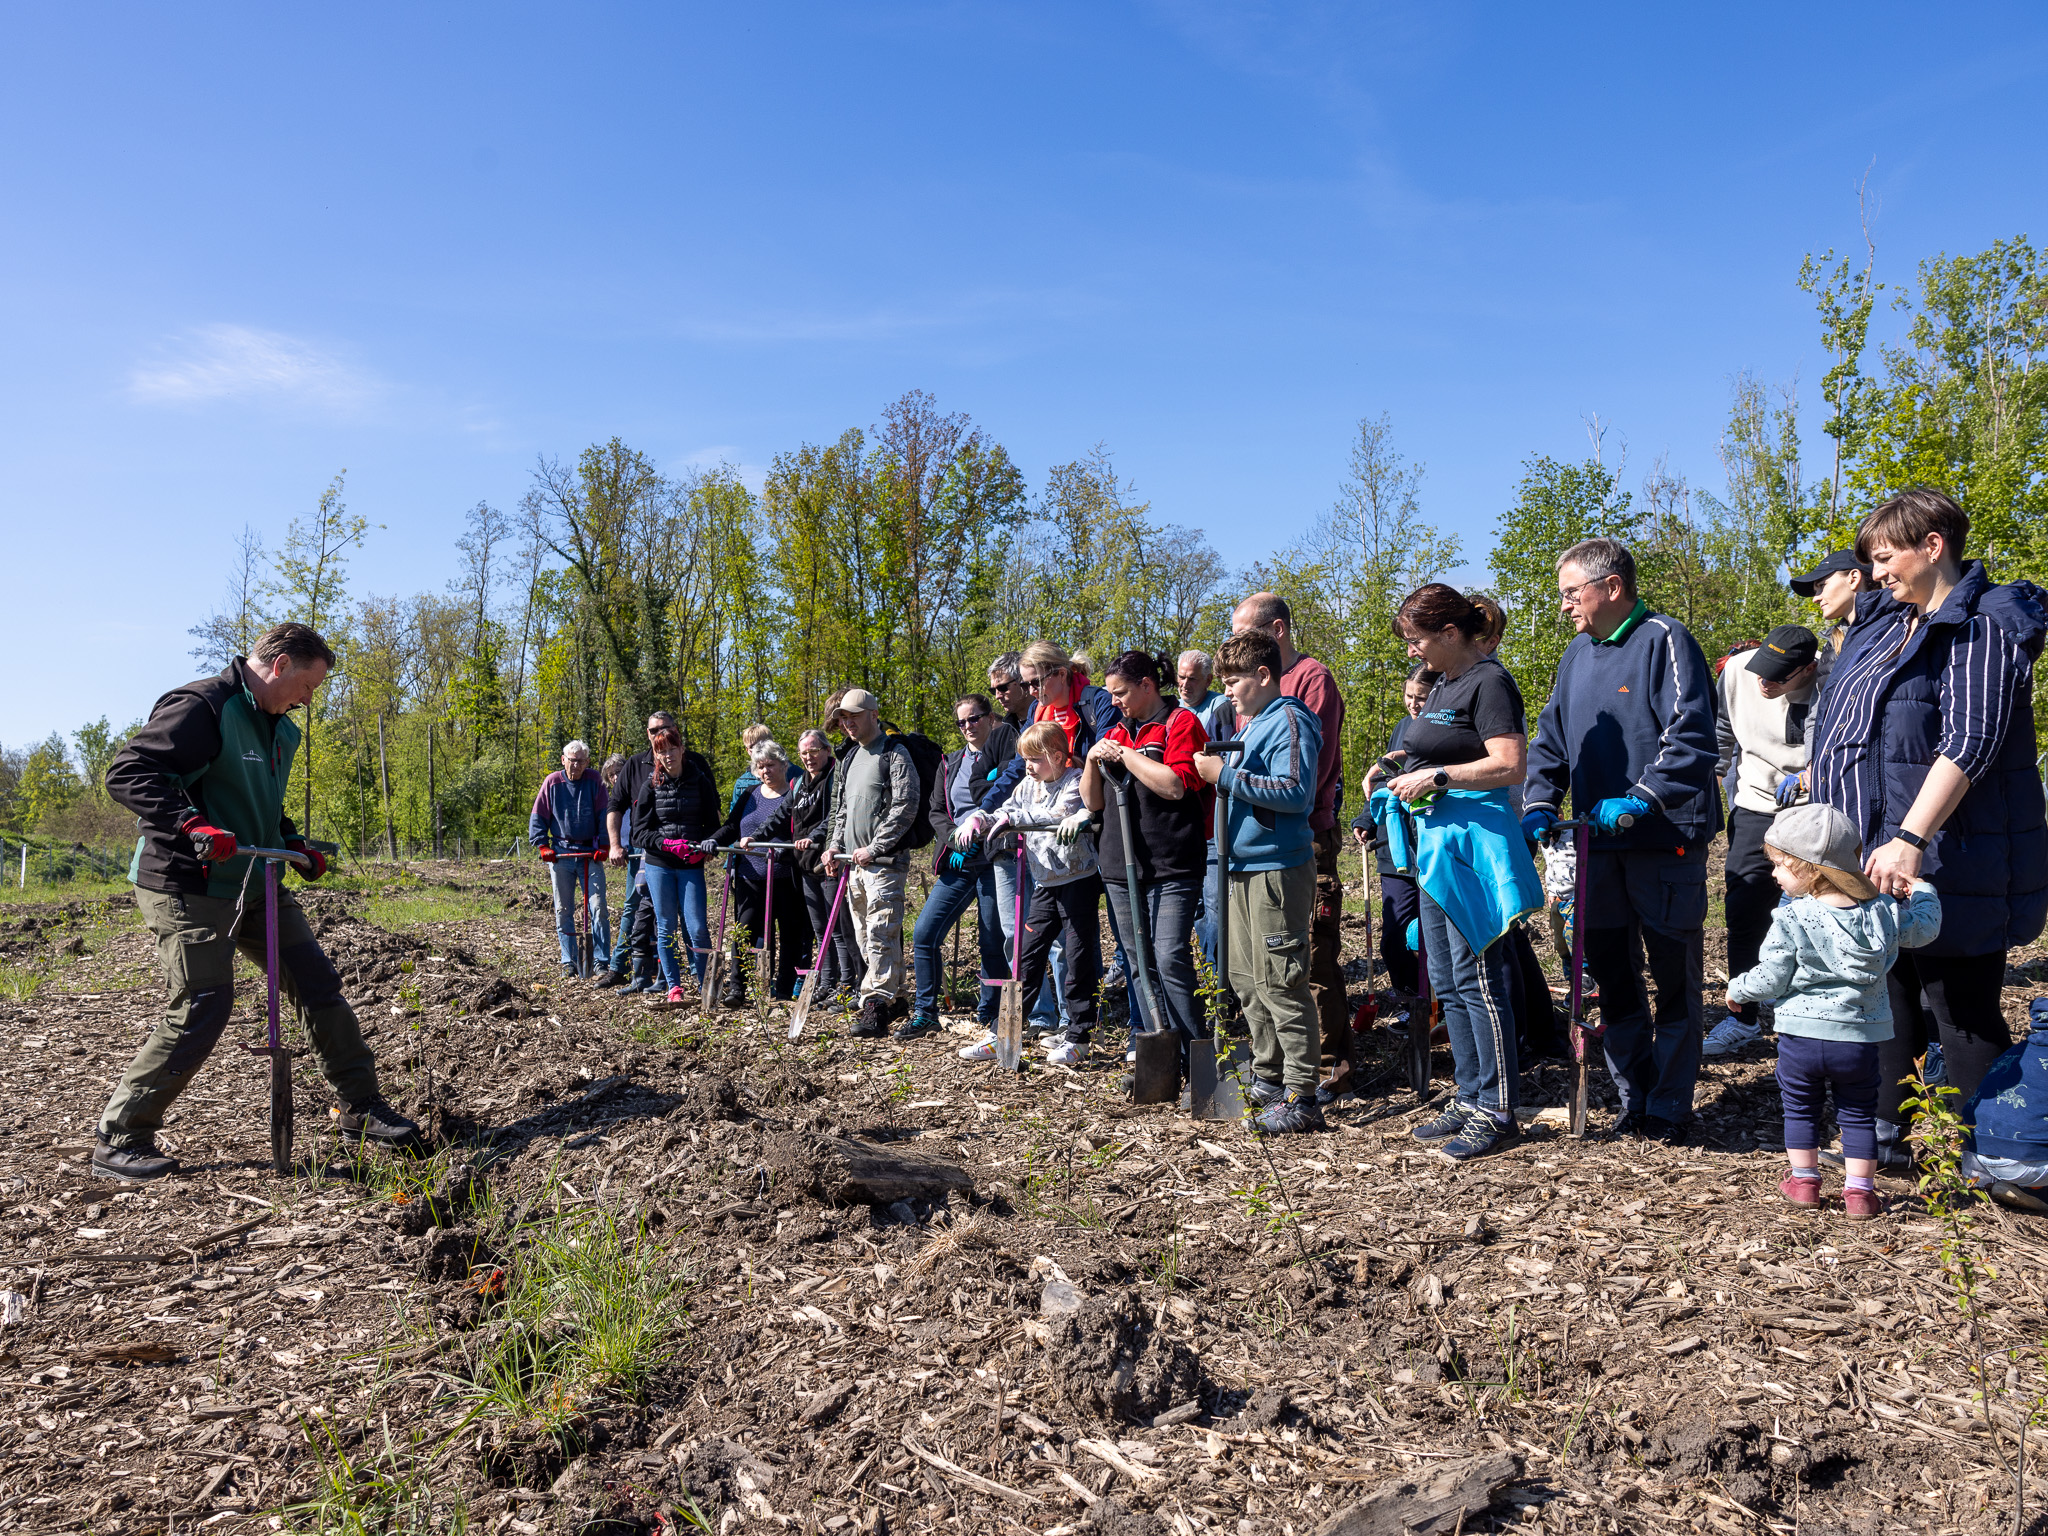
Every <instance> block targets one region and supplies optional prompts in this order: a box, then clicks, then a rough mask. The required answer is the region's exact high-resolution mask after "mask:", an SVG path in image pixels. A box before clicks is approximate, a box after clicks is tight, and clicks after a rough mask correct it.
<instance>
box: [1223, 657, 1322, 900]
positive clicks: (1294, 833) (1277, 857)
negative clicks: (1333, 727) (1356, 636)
mask: <svg viewBox="0 0 2048 1536" xmlns="http://www.w3.org/2000/svg"><path fill="white" fill-rule="evenodd" d="M1238 739H1239V740H1241V741H1243V743H1244V753H1243V755H1242V756H1240V757H1238V758H1237V759H1235V760H1234V761H1232V760H1230V759H1226V760H1225V766H1224V769H1223V772H1222V773H1221V774H1219V775H1218V776H1217V779H1216V789H1217V792H1218V793H1219V794H1227V795H1229V796H1230V821H1229V824H1228V827H1227V830H1228V832H1229V834H1230V868H1231V871H1232V873H1234V874H1243V873H1246V872H1254V871H1259V870H1273V869H1292V868H1294V867H1295V865H1297V864H1306V863H1307V862H1308V861H1309V860H1310V859H1312V858H1313V857H1315V842H1316V839H1315V833H1314V832H1312V831H1310V830H1309V825H1308V818H1309V812H1310V811H1311V810H1312V809H1314V807H1315V801H1316V764H1317V760H1318V759H1319V758H1320V757H1321V755H1322V750H1323V723H1322V721H1320V720H1318V719H1317V718H1316V717H1315V712H1314V711H1313V710H1311V709H1310V708H1309V707H1308V706H1307V705H1306V704H1304V703H1302V702H1301V700H1299V699H1297V698H1294V697H1293V696H1291V695H1289V694H1284V693H1283V694H1281V695H1280V696H1279V697H1278V698H1276V699H1275V700H1273V702H1272V703H1270V704H1268V705H1267V706H1266V707H1265V708H1264V709H1262V710H1260V711H1259V712H1258V713H1257V714H1256V715H1254V716H1252V718H1251V719H1249V720H1247V721H1245V722H1244V728H1243V729H1242V730H1240V731H1239V732H1238Z"/></svg>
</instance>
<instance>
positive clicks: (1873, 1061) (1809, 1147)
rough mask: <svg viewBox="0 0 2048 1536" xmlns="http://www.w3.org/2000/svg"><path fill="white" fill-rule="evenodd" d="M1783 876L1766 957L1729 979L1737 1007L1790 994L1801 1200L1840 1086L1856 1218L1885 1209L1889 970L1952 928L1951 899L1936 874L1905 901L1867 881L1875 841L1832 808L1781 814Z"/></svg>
mask: <svg viewBox="0 0 2048 1536" xmlns="http://www.w3.org/2000/svg"><path fill="white" fill-rule="evenodd" d="M1764 849H1765V851H1766V852H1767V853H1768V854H1769V855H1770V859H1771V872H1772V874H1773V875H1774V876H1775V877H1776V879H1777V882H1778V886H1779V888H1780V889H1781V890H1783V891H1784V892H1785V894H1786V895H1788V896H1790V897H1791V898H1793V899H1792V900H1790V901H1788V902H1787V903H1785V905H1783V906H1781V907H1779V908H1778V909H1777V911H1776V912H1774V913H1773V914H1772V916H1771V931H1770V933H1769V934H1768V935H1767V936H1766V937H1765V939H1764V942H1763V947H1762V950H1761V951H1760V953H1759V955H1758V958H1757V963H1756V965H1755V967H1754V968H1753V969H1751V970H1748V971H1745V972H1743V973H1742V974H1741V975H1740V976H1737V977H1736V978H1735V979H1734V980H1733V981H1731V982H1729V983H1728V1003H1729V1005H1730V1006H1731V1007H1733V1006H1734V1005H1736V1004H1738V1003H1744V1002H1762V1001H1764V1000H1766V999H1769V998H1776V999H1777V1000H1778V1006H1777V1029H1778V1035H1779V1040H1778V1092H1779V1095H1780V1097H1781V1098H1783V1100H1784V1105H1785V1157H1786V1160H1787V1161H1788V1162H1789V1163H1790V1164H1791V1172H1790V1173H1789V1174H1788V1175H1787V1176H1786V1178H1785V1181H1784V1182H1783V1183H1782V1184H1780V1185H1779V1186H1778V1189H1779V1192H1780V1193H1781V1194H1783V1195H1784V1196H1785V1198H1786V1199H1787V1200H1790V1201H1791V1202H1792V1203H1793V1204H1794V1205H1802V1206H1817V1205H1819V1204H1820V1166H1819V1164H1820V1154H1819V1146H1820V1142H1819V1134H1818V1130H1817V1124H1818V1121H1819V1119H1820V1110H1821V1105H1822V1103H1823V1101H1824V1100H1825V1098H1826V1096H1827V1093H1828V1091H1829V1090H1830V1089H1832V1090H1833V1092H1834V1096H1835V1122H1836V1124H1837V1125H1838V1126H1840V1128H1841V1132H1842V1156H1843V1159H1844V1166H1845V1169H1846V1171H1847V1174H1848V1178H1847V1180H1846V1182H1845V1185H1844V1187H1843V1190H1842V1204H1843V1208H1844V1209H1845V1211H1846V1212H1847V1214H1848V1216H1849V1219H1850V1220H1852V1221H1868V1220H1870V1219H1871V1218H1872V1217H1874V1216H1877V1215H1880V1214H1882V1212H1883V1210H1884V1202H1883V1201H1882V1200H1881V1199H1880V1198H1879V1196H1878V1194H1877V1189H1876V1180H1875V1176H1876V1173H1877V1163H1876V1158H1877V1132H1876V1126H1875V1116H1876V1112H1877V1095H1878V1086H1879V1074H1878V1051H1877V1047H1878V1042H1880V1041H1883V1040H1889V1039H1891V1037H1892V1010H1891V1002H1890V999H1889V997H1888V995H1887V992H1886V988H1885V976H1886V973H1887V972H1889V971H1890V970H1891V968H1892V962H1893V961H1895V960H1896V959H1897V958H1898V954H1899V951H1900V950H1901V949H1902V948H1903V949H1917V948H1918V947H1919V946H1920V945H1922V944H1925V943H1927V942H1928V941H1929V940H1931V939H1933V938H1934V937H1935V935H1936V934H1938V933H1939V932H1940V931H1941V899H1940V898H1939V897H1938V896H1936V895H1935V893H1934V887H1933V886H1931V885H1929V884H1928V883H1927V882H1926V881H1925V880H1915V881H1914V882H1913V888H1912V891H1911V893H1910V894H1909V895H1907V896H1905V897H1903V898H1896V899H1895V898H1893V897H1889V896H1880V895H1879V894H1878V893H1877V888H1876V887H1875V886H1873V885H1872V884H1871V883H1870V882H1869V881H1868V880H1867V879H1865V878H1864V876H1863V846H1862V842H1861V840H1860V839H1859V838H1858V837H1857V835H1856V829H1855V827H1853V826H1852V825H1851V824H1850V822H1849V819H1848V817H1846V816H1844V815H1843V814H1842V813H1841V812H1840V811H1838V810H1836V809H1835V808H1834V807H1833V806H1831V805H1800V806H1794V807H1792V808H1791V809H1789V810H1784V811H1780V812H1779V813H1778V814H1777V815H1776V816H1775V817H1774V818H1772V822H1771V829H1770V831H1768V832H1766V833H1765V834H1764Z"/></svg>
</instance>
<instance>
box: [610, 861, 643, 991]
mask: <svg viewBox="0 0 2048 1536" xmlns="http://www.w3.org/2000/svg"><path fill="white" fill-rule="evenodd" d="M640 865H641V858H640V855H639V854H637V853H629V854H627V855H626V905H625V908H624V909H623V910H622V911H621V912H620V913H619V953H618V954H617V955H616V956H615V957H614V960H613V964H614V966H615V968H617V969H619V970H621V971H623V970H624V969H625V966H626V964H627V962H628V961H629V960H636V961H637V962H638V963H639V965H640V966H641V967H642V968H644V966H645V963H646V957H647V955H648V954H650V953H651V952H652V950H651V946H648V945H645V944H644V943H641V942H638V941H637V938H636V935H635V933H634V931H633V924H634V923H635V922H636V921H638V922H645V921H647V920H648V919H647V916H646V914H645V913H643V912H642V911H641V910H640V909H641V908H642V907H644V906H646V905H647V882H646V881H645V880H643V879H641V878H640Z"/></svg>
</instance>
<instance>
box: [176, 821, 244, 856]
mask: <svg viewBox="0 0 2048 1536" xmlns="http://www.w3.org/2000/svg"><path fill="white" fill-rule="evenodd" d="M178 830H179V831H180V832H182V833H184V834H185V836H186V837H188V838H190V839H191V840H192V851H193V852H194V853H196V854H198V855H199V857H200V860H201V862H203V863H207V864H225V863H226V862H227V861H228V860H229V859H232V858H233V857H234V856H235V834H234V833H232V832H224V831H222V830H221V829H220V828H219V827H215V826H209V825H208V824H207V823H206V822H204V821H202V820H200V819H199V817H197V816H187V817H186V818H185V819H184V820H183V821H181V822H179V823H178Z"/></svg>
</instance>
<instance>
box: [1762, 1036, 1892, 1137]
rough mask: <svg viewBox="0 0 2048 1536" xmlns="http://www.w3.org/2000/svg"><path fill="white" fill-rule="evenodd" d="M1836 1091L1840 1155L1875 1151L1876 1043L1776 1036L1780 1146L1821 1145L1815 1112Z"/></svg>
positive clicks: (1817, 1116)
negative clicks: (1781, 1104) (1781, 1116)
mask: <svg viewBox="0 0 2048 1536" xmlns="http://www.w3.org/2000/svg"><path fill="white" fill-rule="evenodd" d="M1830 1088H1833V1089H1834V1091H1835V1124H1836V1125H1837V1126H1839V1127H1840V1128H1841V1131H1842V1156H1844V1157H1876V1156H1877V1126H1876V1115H1877V1090H1878V1070H1877V1047H1876V1046H1875V1045H1870V1044H1866V1043H1864V1042H1862V1041H1858V1040H1815V1039H1812V1038H1810V1037H1809V1036H1806V1035H1787V1034H1783V1033H1780V1034H1779V1036H1778V1096H1779V1097H1780V1098H1781V1099H1783V1100H1784V1101H1785V1147H1786V1150H1788V1151H1793V1152H1813V1151H1816V1150H1818V1149H1819V1147H1820V1130H1819V1124H1820V1113H1821V1108H1822V1106H1823V1105H1824V1104H1825V1103H1826V1102H1827V1096H1828V1090H1829V1089H1830Z"/></svg>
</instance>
